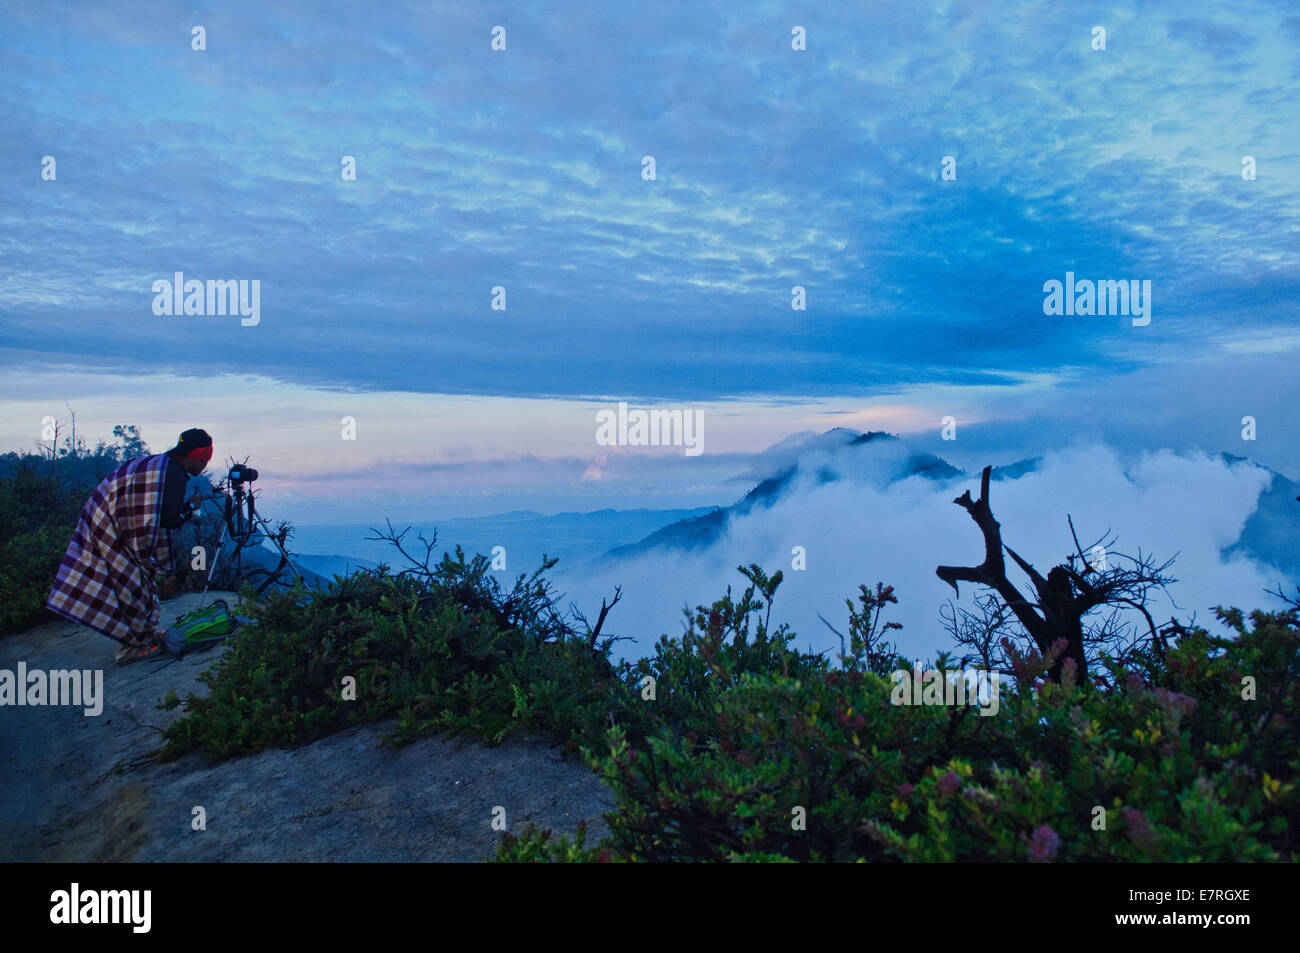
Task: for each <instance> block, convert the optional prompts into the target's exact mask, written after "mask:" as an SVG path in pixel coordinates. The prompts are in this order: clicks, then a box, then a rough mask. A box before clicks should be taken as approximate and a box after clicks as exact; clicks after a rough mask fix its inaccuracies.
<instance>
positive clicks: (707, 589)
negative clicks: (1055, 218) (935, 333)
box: [556, 442, 1291, 658]
mask: <svg viewBox="0 0 1300 953" xmlns="http://www.w3.org/2000/svg"><path fill="white" fill-rule="evenodd" d="M906 453H907V451H906V448H905V447H904V446H903V445H901V444H898V443H893V442H889V443H883V444H880V445H875V444H871V445H867V446H865V447H863V446H860V447H846V448H841V449H837V450H831V451H823V452H818V453H812V454H808V455H807V456H805V457H804V459H803V461H802V463H801V465H800V469H799V471H798V474H797V475H796V477H795V480H794V482H793V484H792V485H791V486H790V488H789V489H788V490H787V491H786V492H785V493H784V494H783V496H782V498H781V499H780V501H779V502H778V503H776V504H775V505H774V506H773V507H771V508H770V509H762V508H760V509H756V510H754V511H753V512H751V513H750V514H748V515H744V516H738V517H735V518H733V519H731V520H730V522H729V524H728V526H727V527H726V529H725V532H724V533H723V534H722V536H721V537H720V538H719V540H718V541H717V542H716V543H715V544H713V545H712V546H709V547H707V548H705V549H701V550H697V551H694V552H688V553H683V552H680V551H658V552H652V553H647V554H644V555H641V556H636V557H632V558H629V559H625V560H620V561H617V562H611V563H608V564H607V565H606V566H605V567H601V566H600V565H599V564H587V565H586V566H584V567H582V571H581V572H580V573H579V572H575V573H574V574H573V575H572V576H568V577H566V576H565V575H564V574H563V573H562V572H561V574H560V575H558V576H557V577H556V582H557V584H558V585H559V587H560V588H561V589H562V590H563V591H565V592H566V593H567V595H568V597H569V598H570V599H573V600H575V601H577V603H578V604H579V605H580V606H582V607H583V608H584V609H587V610H590V609H592V608H598V607H599V605H600V600H601V597H602V595H609V594H610V593H611V592H612V591H613V587H614V586H615V585H619V584H621V585H622V586H623V594H624V595H623V600H622V602H620V603H619V605H618V607H617V608H616V609H615V610H614V612H613V613H612V614H611V616H610V618H609V620H608V622H607V623H606V628H607V632H609V633H613V634H619V635H628V636H633V637H634V638H635V640H636V641H635V642H620V643H617V651H618V653H619V654H621V655H623V656H625V657H636V656H638V655H642V654H645V653H647V652H648V651H649V650H650V648H651V646H652V645H653V643H654V641H655V640H656V639H657V638H658V636H659V635H660V634H663V633H670V634H674V635H676V634H679V633H680V632H681V631H682V629H683V616H682V612H681V610H682V608H683V607H684V606H686V605H690V606H691V607H694V606H695V605H696V604H704V605H707V604H709V603H711V602H713V601H714V600H715V599H717V598H719V597H720V596H721V595H722V594H723V593H724V592H725V591H726V587H727V585H728V584H730V585H732V587H733V592H734V593H735V594H737V595H738V594H739V592H740V591H741V590H743V588H744V584H745V579H744V578H743V577H742V576H740V574H739V573H737V572H736V567H737V566H738V565H742V564H743V565H748V564H749V563H751V562H757V563H759V564H760V565H761V566H763V568H764V569H765V570H767V571H769V572H771V571H773V570H775V569H783V570H785V582H784V583H783V584H782V586H781V588H780V589H779V591H778V592H777V596H776V600H775V608H774V609H773V613H772V618H773V623H774V624H775V623H776V622H777V621H784V622H788V623H790V625H791V627H792V628H793V629H794V630H795V632H797V633H798V639H797V640H796V645H797V646H798V647H799V648H801V649H805V648H808V647H809V646H811V647H812V648H813V649H814V650H816V651H822V650H825V649H830V650H831V651H832V654H833V653H834V652H835V651H837V650H838V647H839V640H838V638H837V637H836V636H835V635H834V634H833V633H831V632H830V631H829V630H828V629H827V628H826V626H825V625H824V624H823V623H822V622H821V621H819V620H818V618H817V614H818V613H819V612H820V613H822V614H824V615H825V616H826V618H827V619H829V620H830V621H831V622H832V623H833V624H834V625H835V626H836V627H837V628H839V629H840V630H841V631H842V632H845V633H846V634H847V609H846V607H845V605H844V600H845V599H846V598H848V597H852V596H854V595H856V593H857V591H858V590H857V587H858V584H859V583H866V584H868V585H874V583H875V582H877V581H883V582H885V583H886V584H887V585H892V586H894V588H895V594H896V595H897V596H898V599H899V603H898V605H896V606H891V607H890V612H889V615H888V616H887V618H889V619H893V620H895V621H899V622H901V623H903V626H904V628H903V629H902V631H901V632H894V633H892V634H893V635H894V636H895V637H896V638H897V639H898V641H899V644H900V648H901V649H902V650H903V651H904V652H905V653H906V654H908V655H910V656H913V657H921V658H926V657H930V658H932V657H933V655H934V653H935V652H936V651H938V650H941V649H947V648H951V643H950V642H949V640H948V636H947V634H946V632H945V630H944V629H943V628H942V626H941V625H940V619H939V609H940V606H942V605H943V603H944V602H945V601H946V600H947V599H949V598H951V597H952V596H953V592H952V589H951V587H950V586H948V585H947V584H946V583H944V582H942V581H941V580H939V579H938V578H937V577H936V576H935V572H934V571H935V567H936V566H939V565H967V566H968V565H975V564H977V563H979V562H980V561H981V560H982V559H983V539H982V537H981V535H980V532H979V529H978V528H977V527H976V526H975V524H974V522H973V521H972V520H971V519H970V517H969V516H968V515H967V514H966V512H965V511H964V510H962V509H961V508H960V507H958V506H955V505H953V503H952V500H953V499H954V498H955V497H956V496H959V495H960V494H961V492H962V491H963V490H964V489H965V488H967V487H969V488H970V489H971V491H972V495H973V496H974V495H977V494H978V492H979V477H978V474H975V475H974V477H973V478H971V479H968V480H967V479H960V480H954V481H951V482H948V483H936V482H935V481H932V480H929V479H925V478H922V477H909V478H907V479H904V480H900V481H897V482H893V483H890V482H889V476H890V474H891V473H894V472H896V470H897V467H898V466H899V464H900V463H901V462H902V460H903V459H904V458H905V456H906ZM827 476H834V477H835V479H834V480H833V481H831V482H827V480H826V479H825V478H826V477H827ZM1271 480H1272V475H1271V474H1270V473H1269V472H1268V471H1266V470H1264V469H1262V468H1260V467H1257V466H1254V465H1251V464H1236V465H1231V466H1230V465H1229V464H1227V463H1225V462H1224V461H1222V460H1221V459H1219V458H1217V457H1213V456H1209V455H1206V454H1204V453H1200V452H1191V453H1175V452H1173V451H1169V450H1161V451H1156V452H1151V453H1145V454H1143V455H1141V456H1140V457H1136V458H1134V459H1132V460H1127V461H1126V460H1124V459H1122V458H1121V457H1120V456H1119V455H1118V454H1117V453H1116V452H1115V451H1114V450H1112V449H1110V448H1108V447H1106V446H1101V445H1089V446H1075V447H1071V448H1069V449H1067V450H1064V451H1059V452H1051V453H1049V454H1048V455H1046V456H1045V457H1044V458H1043V460H1042V461H1041V463H1040V465H1039V467H1038V469H1037V470H1036V471H1035V472H1032V473H1029V474H1027V475H1025V476H1023V477H1020V478H1019V479H1014V480H1002V481H994V482H993V483H992V485H991V488H990V497H991V503H992V507H993V513H994V515H995V516H996V518H997V519H998V520H999V522H1000V523H1001V524H1002V533H1003V539H1004V541H1005V542H1006V543H1008V544H1009V545H1010V546H1011V547H1012V548H1014V549H1015V550H1016V551H1017V552H1018V553H1019V554H1020V555H1021V556H1022V557H1023V558H1024V559H1026V560H1028V561H1029V562H1030V563H1031V564H1033V565H1034V566H1035V568H1037V569H1038V570H1039V571H1040V572H1042V573H1044V574H1046V572H1047V570H1048V569H1049V568H1051V566H1053V565H1055V564H1057V563H1058V562H1061V561H1063V560H1064V559H1065V557H1066V556H1067V555H1068V554H1069V553H1070V552H1072V551H1073V542H1072V540H1071V537H1070V532H1069V526H1068V525H1067V523H1066V515H1067V513H1068V514H1070V515H1071V516H1073V518H1074V525H1075V527H1076V528H1077V530H1078V532H1079V539H1080V542H1081V543H1082V544H1083V545H1084V546H1085V547H1087V546H1089V545H1090V544H1092V543H1093V542H1094V541H1095V540H1097V539H1098V538H1099V537H1101V536H1102V534H1103V533H1105V532H1106V530H1107V529H1109V530H1111V531H1112V533H1113V534H1117V535H1118V541H1117V543H1116V545H1115V546H1114V547H1113V550H1114V551H1115V552H1119V553H1125V554H1129V555H1133V556H1136V555H1137V554H1138V549H1139V547H1140V548H1141V551H1142V553H1143V554H1147V553H1151V554H1154V555H1155V556H1156V557H1157V558H1158V559H1159V560H1160V561H1163V560H1164V559H1166V558H1168V557H1169V556H1172V555H1174V554H1175V552H1177V553H1178V558H1177V560H1176V561H1175V563H1174V564H1173V566H1172V567H1171V568H1170V570H1169V572H1170V573H1171V574H1172V575H1173V576H1174V577H1175V578H1176V579H1177V580H1178V582H1176V583H1175V584H1173V585H1172V586H1170V587H1169V593H1170V596H1172V599H1173V600H1174V602H1176V603H1177V606H1175V605H1174V604H1173V603H1171V602H1170V600H1169V599H1168V598H1166V597H1165V596H1163V595H1162V594H1160V593H1155V594H1154V595H1155V598H1154V599H1153V600H1152V603H1151V611H1152V615H1153V616H1154V618H1155V619H1156V620H1157V622H1161V621H1167V620H1168V618H1169V617H1170V616H1171V615H1176V616H1177V617H1178V618H1179V619H1183V620H1185V619H1186V618H1188V617H1189V616H1190V614H1191V613H1193V612H1195V613H1196V620H1197V621H1198V622H1199V623H1201V624H1203V625H1206V626H1207V627H1211V628H1213V626H1217V625H1218V623H1217V621H1216V620H1214V618H1213V616H1212V613H1211V612H1210V609H1211V607H1212V606H1214V605H1216V604H1222V605H1225V606H1227V605H1236V606H1238V607H1240V608H1242V609H1252V608H1264V607H1272V606H1275V605H1278V604H1279V603H1278V601H1277V599H1276V598H1275V597H1271V596H1268V595H1267V594H1266V592H1265V590H1267V589H1270V588H1274V587H1276V585H1277V584H1278V583H1279V582H1283V575H1282V573H1281V572H1280V571H1277V570H1275V569H1273V568H1272V567H1268V566H1264V565H1261V564H1259V563H1257V562H1254V561H1252V560H1250V559H1249V558H1247V557H1245V556H1242V555H1234V556H1233V557H1231V558H1227V559H1225V558H1223V557H1222V556H1221V555H1220V551H1221V550H1222V549H1223V548H1224V547H1227V546H1230V545H1231V544H1233V543H1234V542H1236V541H1237V539H1238V537H1239V536H1240V534H1241V531H1242V527H1243V525H1244V524H1245V522H1246V520H1247V519H1248V518H1249V517H1250V515H1251V513H1252V512H1253V511H1254V510H1255V507H1256V505H1257V502H1258V500H1259V496H1260V493H1261V492H1262V491H1263V490H1265V489H1267V488H1268V486H1269V484H1270V482H1271ZM794 546H803V547H805V548H806V550H807V570H806V571H802V572H796V571H791V555H790V554H791V548H792V547H794ZM1111 559H1112V564H1114V563H1113V561H1114V560H1115V557H1114V556H1112V557H1111ZM1008 567H1009V572H1010V574H1011V578H1012V580H1013V581H1014V582H1016V583H1017V585H1020V584H1021V583H1022V582H1025V580H1024V577H1023V575H1022V574H1021V573H1020V571H1019V570H1018V569H1017V568H1015V567H1014V565H1013V564H1012V563H1011V561H1010V560H1009V559H1008ZM558 568H559V569H560V570H562V569H563V567H558ZM1290 587H1291V581H1287V584H1286V586H1285V587H1284V588H1286V589H1288V590H1289V589H1290ZM1021 590H1022V591H1027V590H1026V589H1025V587H1024V586H1021ZM987 591H988V590H984V589H981V588H978V587H975V586H972V585H968V584H964V583H963V584H962V588H961V600H960V601H961V604H966V605H969V604H970V602H971V599H972V597H973V596H974V595H976V594H977V593H978V592H987Z"/></svg>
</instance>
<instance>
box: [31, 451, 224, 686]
mask: <svg viewBox="0 0 1300 953" xmlns="http://www.w3.org/2000/svg"><path fill="white" fill-rule="evenodd" d="M210 459H212V438H211V437H210V436H208V434H207V432H206V431H204V430H199V429H192V430H187V431H185V432H184V433H183V434H181V435H180V439H179V440H178V441H177V443H176V446H175V447H173V448H172V449H171V450H168V451H167V452H166V453H160V454H155V455H153V456H149V457H139V458H137V459H135V460H130V461H128V462H127V463H124V464H122V466H120V467H118V468H117V469H116V470H114V471H113V472H112V473H110V474H109V475H108V476H107V477H105V478H104V479H103V480H101V481H100V483H99V485H98V486H97V487H95V490H94V492H93V493H91V495H90V499H89V500H87V501H86V505H85V507H84V508H83V509H82V511H81V519H80V521H79V522H78V523H77V528H76V530H75V531H74V532H73V535H72V542H71V543H69V544H68V549H67V552H66V553H65V554H64V556H63V561H62V563H61V564H60V565H59V571H58V576H57V577H56V579H55V582H54V587H53V588H52V589H51V591H50V598H49V601H48V602H46V607H47V608H49V609H51V610H53V611H54V612H57V613H58V614H59V615H61V616H63V617H64V618H67V619H71V620H72V621H73V622H79V623H81V624H83V625H86V626H88V627H90V628H92V629H94V630H95V631H96V632H100V633H102V634H104V635H107V636H108V637H109V638H111V639H113V640H115V641H117V642H119V643H121V648H120V649H119V650H118V652H117V654H116V656H115V660H116V661H117V662H118V663H119V664H123V663H126V662H135V661H140V660H142V659H151V658H158V657H160V656H162V655H163V654H165V653H166V652H168V651H171V652H173V653H174V654H180V653H181V651H183V649H184V633H181V632H179V631H178V630H174V629H168V630H163V629H161V628H160V627H159V615H160V613H161V607H160V606H159V604H158V591H157V588H156V586H155V584H154V575H155V573H156V572H158V571H159V570H165V569H166V568H168V563H169V562H170V537H171V532H170V531H171V530H173V529H178V528H179V527H180V526H181V525H182V524H183V523H184V522H185V520H186V519H187V518H188V517H189V515H190V513H191V512H192V510H191V509H190V508H189V507H187V506H186V503H185V488H186V486H187V484H188V482H189V478H190V477H192V476H198V475H199V474H200V473H202V472H203V470H204V469H205V468H206V467H207V464H208V461H209V460H210ZM164 529H165V530H167V531H168V532H167V538H166V539H165V540H164V538H163V534H162V532H161V530H164Z"/></svg>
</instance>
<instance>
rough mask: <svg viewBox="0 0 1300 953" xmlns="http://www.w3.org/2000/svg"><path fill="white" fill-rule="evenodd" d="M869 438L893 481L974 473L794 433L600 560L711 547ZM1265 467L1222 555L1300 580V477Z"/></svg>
mask: <svg viewBox="0 0 1300 953" xmlns="http://www.w3.org/2000/svg"><path fill="white" fill-rule="evenodd" d="M867 446H871V447H873V448H879V447H882V446H883V447H890V448H891V449H892V450H893V451H894V452H893V453H891V454H886V455H884V456H883V458H882V457H881V455H879V454H874V455H873V456H872V458H871V459H870V460H869V461H868V460H866V459H863V460H862V461H861V462H862V465H863V467H864V472H867V469H866V468H867V467H868V466H870V467H871V468H872V469H871V470H870V472H871V474H872V476H873V477H874V479H876V480H883V481H884V482H885V483H894V482H897V481H899V480H906V479H909V478H912V477H921V478H923V479H928V480H933V481H935V482H936V483H947V482H950V481H952V480H954V479H958V478H970V477H972V476H973V474H969V473H967V472H966V471H964V470H961V469H959V468H957V467H955V466H953V465H952V464H950V463H948V461H946V460H944V459H943V458H942V457H937V456H935V455H934V454H932V453H916V452H911V451H909V450H908V449H907V446H906V444H905V443H904V442H903V441H902V440H900V439H899V438H898V437H896V436H894V435H893V434H889V433H883V432H880V431H871V432H868V433H857V432H855V431H852V430H847V429H845V428H842V427H836V428H834V429H832V430H829V431H827V432H826V433H824V434H819V435H816V434H796V435H794V436H793V437H790V438H787V439H786V440H783V441H781V443H778V444H775V445H774V446H772V447H770V448H769V449H768V450H767V451H764V453H763V454H761V455H760V456H759V460H760V461H764V460H766V461H767V462H769V463H771V462H776V463H779V464H780V469H779V471H778V472H775V473H773V474H772V475H769V476H766V477H761V476H760V472H756V471H751V473H750V475H751V477H752V478H754V479H757V483H756V485H755V486H754V488H753V489H751V490H750V491H749V492H748V493H746V494H745V495H744V496H743V497H742V498H741V499H740V500H738V501H737V502H736V503H734V504H732V505H731V506H725V507H718V508H716V509H714V510H712V511H711V512H708V513H705V514H703V515H700V516H695V517H692V518H689V519H683V520H678V521H677V522H674V523H670V524H668V525H666V526H663V527H661V528H659V529H657V530H655V531H654V532H653V533H650V534H649V535H648V536H646V537H644V538H643V539H641V540H638V541H637V542H635V543H630V544H628V545H624V546H617V547H615V548H613V549H610V550H609V551H608V552H606V553H605V555H604V556H602V557H601V558H602V560H603V559H626V558H629V557H633V556H639V555H642V554H645V553H648V552H651V551H654V550H678V551H690V550H695V549H701V548H705V547H708V546H710V545H712V544H713V543H715V542H717V540H718V539H719V538H720V537H721V536H722V534H723V532H724V531H725V528H726V526H727V521H728V520H729V519H730V518H731V517H732V516H742V515H748V514H751V513H754V512H755V511H759V510H763V509H767V508H770V507H772V506H773V505H774V504H775V503H777V502H778V501H779V500H781V499H782V498H783V497H784V496H785V495H786V493H787V492H788V491H789V489H790V487H791V485H792V484H793V483H794V481H795V479H796V478H797V477H799V476H800V473H801V471H802V473H803V474H804V476H805V478H806V476H807V475H809V474H811V475H812V476H813V478H814V479H815V480H816V481H817V482H818V483H827V482H833V481H835V480H837V479H839V478H840V475H841V474H843V472H844V467H845V466H846V465H847V466H849V467H850V468H851V467H853V466H854V464H855V461H854V459H853V458H852V456H848V457H847V459H846V456H845V451H848V452H849V453H850V454H851V453H852V450H853V448H859V447H867ZM830 453H835V454H836V458H835V461H834V468H832V467H831V465H830V463H831V461H830V459H829V454H830ZM823 456H824V457H826V459H825V460H824V461H823V460H821V459H819V458H820V457H823ZM1219 456H1220V458H1221V459H1223V460H1224V461H1225V462H1227V463H1228V464H1229V465H1230V466H1235V465H1246V466H1252V467H1258V466H1260V465H1259V464H1257V463H1255V462H1253V461H1251V460H1249V459H1247V458H1246V457H1238V456H1234V455H1232V454H1229V453H1223V454H1220V455H1219ZM1041 462H1042V458H1041V457H1031V458H1028V459H1024V460H1018V461H1016V462H1015V463H1012V464H1008V465H1007V466H1002V467H994V468H993V472H992V474H991V479H993V480H1016V479H1019V478H1021V477H1023V476H1025V475H1026V474H1028V473H1032V472H1034V471H1035V470H1036V469H1037V468H1038V467H1039V465H1040V464H1041ZM882 467H883V469H882ZM1261 469H1264V470H1267V471H1268V472H1269V473H1270V474H1272V476H1273V482H1272V484H1271V486H1270V487H1269V489H1267V490H1266V491H1264V492H1263V493H1262V494H1260V498H1259V505H1258V507H1257V508H1256V510H1255V512H1254V513H1252V514H1251V516H1250V518H1249V519H1248V520H1247V521H1246V524H1245V526H1244V528H1243V530H1242V533H1241V536H1240V538H1239V539H1238V541H1237V542H1236V543H1234V544H1232V545H1231V546H1229V547H1226V548H1225V549H1223V551H1222V552H1223V555H1225V556H1229V555H1232V554H1233V553H1238V552H1239V553H1242V554H1244V555H1246V556H1249V557H1250V558H1251V559H1254V560H1256V561H1257V562H1261V563H1265V564H1267V565H1271V566H1275V567H1277V568H1278V569H1279V570H1281V571H1282V572H1283V573H1285V574H1286V576H1287V578H1288V579H1289V580H1292V581H1293V582H1292V584H1294V583H1300V502H1297V499H1296V498H1297V496H1300V483H1296V482H1295V481H1293V480H1290V479H1288V478H1287V477H1285V476H1283V475H1282V474H1280V473H1277V472H1276V471H1274V470H1269V469H1268V468H1267V467H1261ZM769 473H771V471H769ZM1287 588H1289V585H1288V586H1287Z"/></svg>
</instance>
